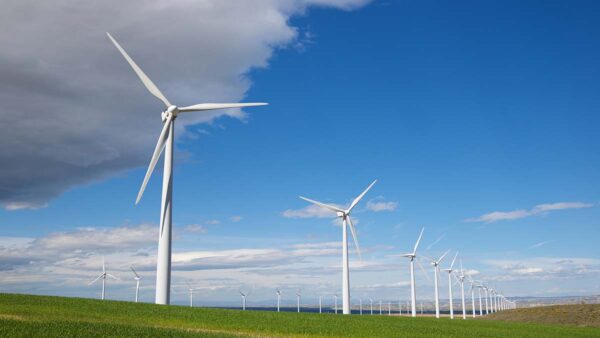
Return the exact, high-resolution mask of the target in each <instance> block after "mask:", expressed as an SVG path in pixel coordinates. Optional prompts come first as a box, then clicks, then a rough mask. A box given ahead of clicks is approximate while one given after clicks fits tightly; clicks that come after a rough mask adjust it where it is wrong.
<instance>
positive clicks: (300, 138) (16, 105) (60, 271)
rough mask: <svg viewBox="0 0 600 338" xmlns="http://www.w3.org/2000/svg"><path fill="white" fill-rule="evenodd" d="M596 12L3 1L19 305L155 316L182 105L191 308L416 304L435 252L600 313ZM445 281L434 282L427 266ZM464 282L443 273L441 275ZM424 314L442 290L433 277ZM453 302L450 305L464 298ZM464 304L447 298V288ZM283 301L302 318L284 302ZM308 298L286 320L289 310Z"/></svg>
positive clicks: (179, 218) (8, 243)
mask: <svg viewBox="0 0 600 338" xmlns="http://www.w3.org/2000/svg"><path fill="white" fill-rule="evenodd" d="M598 10H600V5H598V4H597V3H595V2H591V1H590V2H586V1H583V2H578V3H577V4H571V5H567V4H558V3H555V4H547V3H546V2H543V1H533V2H527V3H522V2H520V1H507V2H503V3H502V4H491V3H486V4H482V3H481V2H478V1H466V0H465V1H460V2H453V3H437V2H418V3H417V2H414V3H411V2H393V1H383V0H381V1H378V0H374V1H369V0H253V1H217V0H203V1H196V2H189V1H178V0H176V1H158V0H155V1H137V0H135V1H128V2H115V1H104V2H99V3H87V2H77V1H71V0H57V1H52V2H42V3H40V2H36V1H30V0H20V1H12V0H9V1H5V2H4V3H3V10H2V11H1V12H0V22H1V24H0V27H3V28H4V29H0V42H2V46H3V48H2V49H1V50H0V75H1V76H0V100H1V101H2V102H3V104H2V107H0V163H2V165H1V166H0V206H1V210H0V270H2V272H3V273H2V274H1V275H0V291H1V292H23V293H36V294H50V295H67V296H83V297H97V296H98V295H99V290H100V289H99V287H98V286H97V285H96V286H88V283H89V282H90V281H92V280H93V279H94V278H95V277H96V276H97V275H98V274H99V273H100V271H101V265H102V257H104V259H105V261H106V266H107V270H108V271H109V272H110V273H112V274H113V275H116V276H118V277H119V278H120V280H118V281H113V280H110V281H109V282H108V283H109V286H108V289H107V295H108V298H111V299H123V300H128V299H132V297H133V288H134V286H135V283H134V281H133V274H132V273H131V271H130V270H129V267H130V266H134V267H135V268H136V270H137V271H138V272H139V273H140V275H141V276H142V278H143V279H142V288H141V299H142V300H143V301H148V302H151V301H152V300H153V294H154V278H155V275H154V271H155V267H156V266H155V264H156V250H157V247H156V246H157V231H158V226H157V223H158V212H159V206H160V197H159V196H160V189H161V184H160V180H161V169H162V167H161V164H160V163H159V165H158V166H157V170H156V172H155V174H154V176H153V178H152V179H151V181H150V183H149V186H148V188H147V189H146V192H145V194H144V197H143V199H142V201H141V202H140V204H139V205H138V206H134V203H133V202H134V200H135V197H136V194H137V190H138V189H139V185H140V183H141V180H142V178H143V175H144V173H145V170H146V168H145V166H146V165H147V162H148V160H149V158H150V155H151V151H152V149H153V148H154V145H155V142H156V138H157V137H158V134H159V132H160V129H161V122H160V110H161V108H162V106H161V105H159V104H158V101H157V100H156V99H155V98H154V97H152V96H151V95H150V94H149V93H148V92H147V91H146V89H145V88H144V87H143V86H142V85H141V83H140V82H139V80H138V79H137V77H136V76H135V75H134V73H133V72H132V71H131V69H130V68H129V66H128V65H127V63H126V62H125V61H124V60H123V58H122V57H121V56H120V55H119V54H118V52H117V50H116V49H115V48H114V46H113V45H112V44H111V43H110V41H109V40H108V39H107V37H106V34H105V32H107V31H109V32H111V34H112V35H113V36H114V37H115V38H116V39H117V40H118V41H119V42H120V43H121V45H122V46H123V47H124V48H125V49H126V50H127V51H128V53H129V54H130V55H131V56H132V57H133V59H134V60H136V62H137V63H138V64H139V65H140V66H141V68H142V69H144V71H145V72H146V73H147V74H148V76H149V77H150V78H152V80H153V81H154V82H155V83H156V84H157V86H158V87H159V88H161V90H162V91H163V93H164V94H165V95H166V96H167V97H168V98H169V100H171V101H172V102H176V103H177V104H178V105H189V104H195V103H200V102H219V101H233V102H237V101H265V102H269V103H270V105H269V106H267V107H256V108H249V109H245V110H243V111H242V110H236V109H233V110H225V111H213V112H210V113H194V114H187V115H185V116H183V115H182V116H180V117H179V118H178V119H177V127H176V135H177V139H176V160H175V183H174V184H175V185H174V187H175V188H174V218H173V220H174V246H173V287H172V299H173V301H174V302H175V303H178V304H183V303H185V302H186V300H187V285H188V284H189V285H193V286H194V287H195V288H197V289H198V291H197V293H198V296H197V297H195V299H197V301H198V303H199V304H205V305H232V304H237V303H238V302H239V299H238V298H239V295H238V293H237V291H238V290H240V289H242V290H250V291H251V294H252V296H251V297H249V303H251V302H255V303H256V304H258V303H261V302H262V303H268V302H269V301H271V300H272V299H274V290H275V288H281V289H282V290H283V291H284V299H287V300H286V301H289V302H290V304H291V303H293V301H294V298H293V296H292V294H293V293H294V292H295V291H296V290H297V289H301V290H303V291H302V292H303V295H304V296H303V297H304V298H305V299H306V300H307V301H313V302H314V301H315V300H316V299H317V297H318V296H319V295H323V296H327V297H331V295H333V294H334V293H336V292H339V290H340V288H341V286H340V284H341V257H340V255H341V242H340V241H341V228H340V222H339V219H337V218H336V217H335V214H333V213H332V212H331V211H328V210H325V209H323V208H320V207H317V206H314V205H311V204H308V203H306V202H305V201H303V200H301V199H299V198H298V196H299V195H302V196H306V197H308V198H312V199H316V200H319V201H322V202H325V203H329V204H332V205H335V206H338V207H347V206H348V205H349V204H350V202H351V201H352V200H353V199H354V198H355V197H356V195H358V194H359V193H360V192H361V191H362V190H363V189H364V188H365V187H366V186H367V185H368V184H369V183H370V182H372V181H373V180H374V179H378V182H377V184H375V186H374V187H373V189H372V190H371V191H369V193H368V194H367V195H366V196H365V198H364V200H363V201H361V203H360V204H359V205H358V206H357V207H356V209H355V210H354V212H353V220H354V223H355V225H356V226H357V230H358V240H359V243H360V246H361V252H362V260H360V259H358V256H357V255H356V252H355V248H354V247H353V244H352V243H350V246H351V279H352V280H351V289H352V294H353V298H354V299H355V300H356V298H359V297H362V298H368V297H373V298H378V299H381V298H383V299H394V300H396V299H406V298H408V295H409V293H408V292H409V290H408V286H409V284H408V264H407V263H408V262H407V261H406V259H404V258H402V257H401V256H400V255H401V254H403V253H406V252H408V251H410V250H412V246H413V245H414V241H415V240H416V237H417V236H418V234H419V231H420V230H421V228H422V227H425V232H424V237H423V241H422V244H421V246H420V250H421V251H422V253H423V255H426V256H431V257H439V256H440V255H441V254H442V253H443V252H445V251H446V250H449V249H450V250H452V251H459V252H460V254H459V257H460V260H461V262H462V264H463V265H464V266H465V269H467V271H469V272H470V273H472V274H473V275H474V276H477V277H476V278H481V279H485V280H487V281H489V282H490V283H491V284H493V285H496V286H497V287H498V288H499V289H501V290H502V291H504V292H505V293H506V294H507V295H515V296H560V295H589V294H599V293H600V287H599V286H598V283H597V282H596V281H597V280H598V278H600V255H599V253H598V250H597V245H596V241H595V239H597V238H598V237H599V236H600V224H598V219H600V217H599V216H600V199H599V196H598V191H600V174H599V171H598V170H597V168H598V166H599V165H600V153H599V152H598V151H597V149H598V148H600V138H598V137H597V136H598V133H597V128H596V126H597V125H598V124H599V123H600V120H599V119H600V115H599V114H597V110H598V108H599V107H600V102H598V100H597V92H598V90H600V81H598V79H600V67H599V66H598V64H597V60H598V58H599V57H600V43H599V42H598V41H596V40H597V39H596V37H597V36H598V33H600V23H598V20H597V18H596V16H595V15H593V13H597V12H598ZM423 265H425V267H426V269H427V270H431V269H429V268H428V265H427V262H423ZM442 265H443V264H442ZM417 281H418V283H419V284H418V295H419V297H422V298H423V299H431V298H432V295H433V292H432V290H431V288H432V282H431V280H430V279H429V278H427V277H425V276H424V275H423V274H421V273H419V274H418V275H417ZM444 283H445V281H444V282H442V285H444ZM441 290H442V297H443V296H444V292H445V288H443V287H442V289H441ZM285 295H289V297H288V296H285ZM285 297H288V298H289V299H288V298H285Z"/></svg>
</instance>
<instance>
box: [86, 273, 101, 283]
mask: <svg viewBox="0 0 600 338" xmlns="http://www.w3.org/2000/svg"><path fill="white" fill-rule="evenodd" d="M102 276H104V274H101V275H100V276H98V277H96V279H94V280H93V281H91V282H89V283H88V285H92V284H94V283H96V281H97V280H98V279H100V278H102Z"/></svg>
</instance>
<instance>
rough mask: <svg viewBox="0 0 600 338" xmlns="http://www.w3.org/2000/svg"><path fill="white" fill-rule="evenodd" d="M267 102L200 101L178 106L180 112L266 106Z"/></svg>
mask: <svg viewBox="0 0 600 338" xmlns="http://www.w3.org/2000/svg"><path fill="white" fill-rule="evenodd" d="M266 105H268V103H264V102H256V103H200V104H194V105H191V106H187V107H183V108H179V111H180V112H191V111H205V110H215V109H228V108H243V107H256V106H266Z"/></svg>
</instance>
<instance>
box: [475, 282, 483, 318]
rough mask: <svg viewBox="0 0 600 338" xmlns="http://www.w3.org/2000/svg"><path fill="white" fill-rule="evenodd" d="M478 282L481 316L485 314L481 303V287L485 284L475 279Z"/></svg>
mask: <svg viewBox="0 0 600 338" xmlns="http://www.w3.org/2000/svg"><path fill="white" fill-rule="evenodd" d="M474 282H476V283H477V284H476V285H475V286H476V287H477V290H478V293H479V316H483V306H482V304H481V289H483V285H481V282H480V281H474Z"/></svg>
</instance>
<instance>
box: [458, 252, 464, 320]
mask: <svg viewBox="0 0 600 338" xmlns="http://www.w3.org/2000/svg"><path fill="white" fill-rule="evenodd" d="M456 279H457V281H458V282H459V283H460V296H461V300H462V317H463V319H467V309H466V308H465V274H464V272H463V266H462V259H461V260H460V274H459V275H458V276H456Z"/></svg>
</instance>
